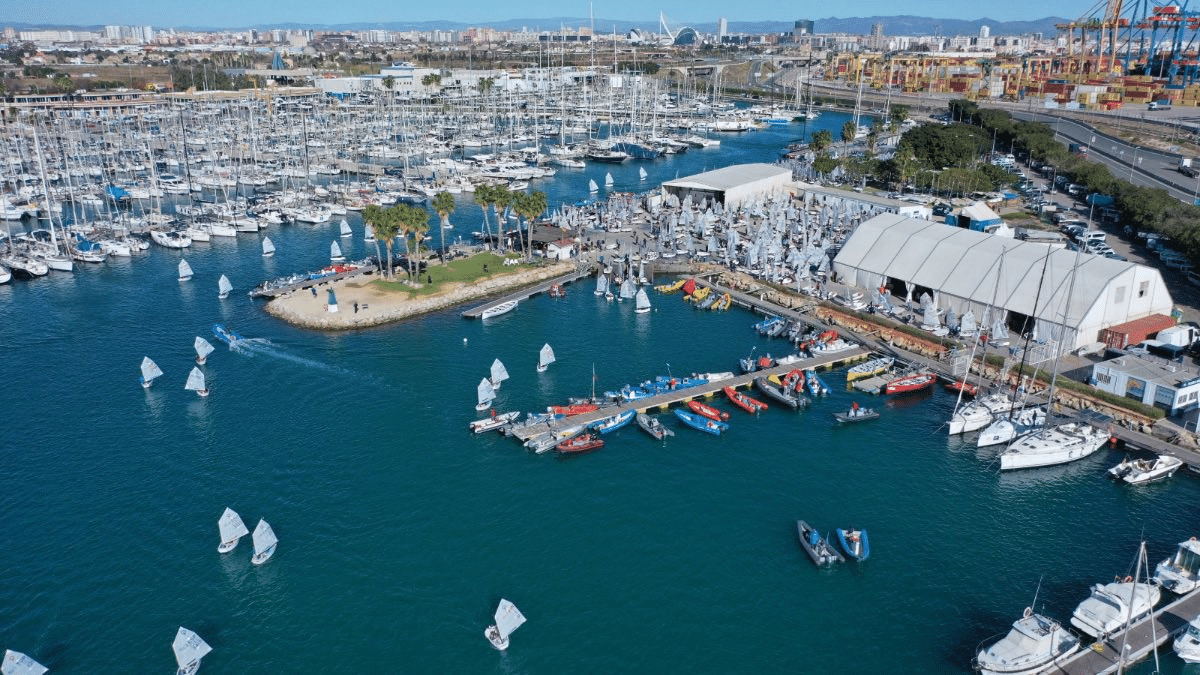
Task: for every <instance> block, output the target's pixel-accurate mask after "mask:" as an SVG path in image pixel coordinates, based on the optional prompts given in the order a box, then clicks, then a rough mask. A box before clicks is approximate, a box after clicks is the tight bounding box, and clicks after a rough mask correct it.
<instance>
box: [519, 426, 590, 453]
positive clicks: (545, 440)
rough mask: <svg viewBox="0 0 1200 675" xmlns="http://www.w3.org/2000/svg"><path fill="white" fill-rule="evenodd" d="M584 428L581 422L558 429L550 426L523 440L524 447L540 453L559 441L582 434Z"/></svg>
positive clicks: (551, 447)
mask: <svg viewBox="0 0 1200 675" xmlns="http://www.w3.org/2000/svg"><path fill="white" fill-rule="evenodd" d="M585 429H586V427H584V426H583V425H582V424H572V425H571V426H568V427H562V428H560V429H555V428H551V429H549V430H548V431H546V432H545V433H543V434H539V435H537V436H534V437H532V438H530V439H529V440H527V441H525V447H526V448H529V449H530V450H533V451H534V452H536V453H537V454H539V455H540V454H542V453H543V452H546V451H548V450H551V449H553V448H554V447H555V446H557V445H558V444H559V443H562V442H563V441H565V440H568V439H571V438H574V437H576V436H578V435H579V434H582V433H583V432H584V430H585Z"/></svg>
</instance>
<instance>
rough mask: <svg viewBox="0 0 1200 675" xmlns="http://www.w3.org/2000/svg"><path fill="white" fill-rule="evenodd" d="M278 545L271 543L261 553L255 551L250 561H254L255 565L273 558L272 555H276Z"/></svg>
mask: <svg viewBox="0 0 1200 675" xmlns="http://www.w3.org/2000/svg"><path fill="white" fill-rule="evenodd" d="M276 546H277V544H271V545H270V546H269V547H268V548H267V549H266V550H264V551H262V552H261V553H255V554H254V556H253V557H251V558H250V562H252V563H254V564H255V565H261V564H263V563H265V562H267V561H268V560H270V559H271V556H273V555H275V547H276Z"/></svg>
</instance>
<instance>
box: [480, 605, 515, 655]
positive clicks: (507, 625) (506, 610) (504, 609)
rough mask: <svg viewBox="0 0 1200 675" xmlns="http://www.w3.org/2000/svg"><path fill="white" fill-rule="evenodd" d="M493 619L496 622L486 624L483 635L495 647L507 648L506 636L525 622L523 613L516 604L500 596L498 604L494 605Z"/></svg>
mask: <svg viewBox="0 0 1200 675" xmlns="http://www.w3.org/2000/svg"><path fill="white" fill-rule="evenodd" d="M495 619H496V623H495V624H493V625H491V626H488V627H487V630H485V631H483V635H484V637H486V638H487V639H488V642H491V643H492V646H493V647H495V648H496V649H499V650H505V649H508V636H509V635H512V633H513V631H515V630H516V629H518V628H520V627H521V624H523V623H525V615H524V614H522V613H521V610H519V609H517V606H516V605H514V604H512V603H511V602H509V601H508V600H505V599H504V598H500V604H499V605H498V606H497V607H496V615H495Z"/></svg>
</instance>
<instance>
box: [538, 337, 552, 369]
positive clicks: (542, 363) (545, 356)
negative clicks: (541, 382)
mask: <svg viewBox="0 0 1200 675" xmlns="http://www.w3.org/2000/svg"><path fill="white" fill-rule="evenodd" d="M551 363H554V350H553V349H551V348H550V344H549V343H547V344H544V345H542V351H540V352H538V365H537V371H538V372H539V373H544V372H546V368H548V367H549V366H550V364H551Z"/></svg>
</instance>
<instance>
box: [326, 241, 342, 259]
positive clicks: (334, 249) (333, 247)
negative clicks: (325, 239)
mask: <svg viewBox="0 0 1200 675" xmlns="http://www.w3.org/2000/svg"><path fill="white" fill-rule="evenodd" d="M344 257H345V256H343V255H342V247H341V246H338V243H337V240H336V239H335V240H334V241H333V242H331V243H330V244H329V259H330V260H341V259H343V258H344Z"/></svg>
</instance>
